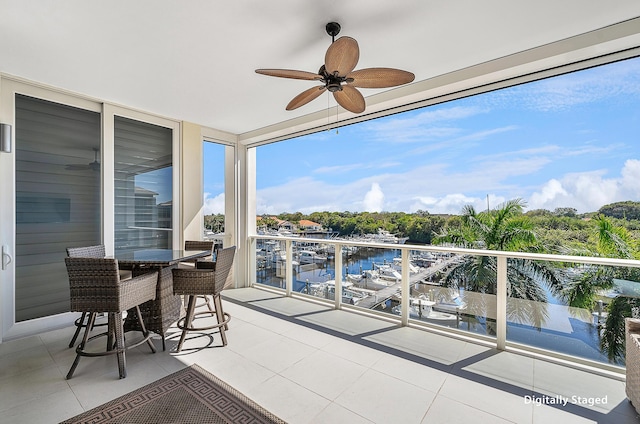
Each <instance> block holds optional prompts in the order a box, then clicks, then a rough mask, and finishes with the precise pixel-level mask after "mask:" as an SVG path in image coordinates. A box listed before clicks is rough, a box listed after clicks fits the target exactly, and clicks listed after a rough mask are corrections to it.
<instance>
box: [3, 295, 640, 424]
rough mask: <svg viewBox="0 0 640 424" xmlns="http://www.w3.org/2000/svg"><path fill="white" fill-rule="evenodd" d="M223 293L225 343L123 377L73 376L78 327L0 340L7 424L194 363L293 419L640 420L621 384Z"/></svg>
mask: <svg viewBox="0 0 640 424" xmlns="http://www.w3.org/2000/svg"><path fill="white" fill-rule="evenodd" d="M225 295H226V299H225V301H224V302H225V303H224V305H225V311H227V312H229V313H231V315H232V321H231V323H230V329H229V332H228V333H227V334H228V340H229V345H228V346H227V347H224V348H223V347H216V346H218V344H219V342H220V339H219V337H218V335H215V334H214V335H213V339H211V338H210V337H208V336H200V337H198V336H197V335H196V336H194V337H193V338H190V339H188V340H187V342H186V344H185V349H184V350H183V352H181V353H175V352H171V351H170V348H171V347H173V346H175V344H176V342H177V333H175V334H174V335H172V336H170V338H169V339H168V340H167V347H168V349H167V351H166V352H163V351H162V350H161V349H159V351H158V352H157V353H156V354H151V353H150V352H149V350H148V347H147V348H145V346H141V347H138V348H136V349H134V350H132V351H129V352H128V353H127V371H128V376H127V378H126V379H122V380H119V379H118V370H117V366H116V362H115V358H113V357H104V358H83V359H82V360H81V361H80V365H79V366H78V369H77V370H76V374H75V375H74V377H73V378H72V379H71V380H65V378H64V376H65V375H66V373H67V371H68V369H69V366H70V365H71V363H72V361H73V357H74V352H73V349H69V348H68V347H67V344H68V342H69V340H70V338H71V335H72V333H73V328H72V327H69V328H64V329H61V330H57V331H54V332H49V333H46V334H41V335H39V336H33V337H28V338H25V339H21V340H15V341H11V342H6V343H2V344H0V423H32V424H35V423H56V422H59V421H61V420H63V419H66V418H69V417H72V416H74V415H76V414H79V413H81V412H82V411H84V410H87V409H90V408H93V407H95V406H98V405H100V404H102V403H104V402H106V401H108V400H110V399H113V398H115V397H118V396H120V395H123V394H125V393H127V392H129V391H131V390H134V389H136V388H138V387H140V386H143V385H145V384H148V383H150V382H152V381H154V380H156V379H158V378H161V377H163V376H165V375H167V374H170V373H172V372H174V371H177V370H179V369H181V368H184V367H185V366H188V365H190V364H193V363H198V364H199V365H200V366H202V367H204V368H206V369H207V370H209V371H210V372H212V373H214V374H216V375H217V376H219V377H220V378H222V379H223V380H225V381H227V382H228V383H229V384H231V385H232V386H234V387H236V388H237V389H239V390H241V391H242V392H244V393H245V394H246V395H247V396H249V397H251V398H253V399H254V400H255V401H257V402H258V403H260V404H261V405H262V406H264V407H266V408H267V409H269V410H271V411H272V412H274V413H275V414H277V415H279V416H280V417H281V418H283V419H284V420H286V421H287V422H289V423H331V424H335V423H349V424H356V423H394V424H395V423H403V424H411V423H430V424H431V423H447V424H449V423H474V424H480V423H508V422H512V423H545V424H546V423H557V422H562V423H563V424H570V423H596V422H597V423H616V424H619V423H638V422H640V418H638V416H637V415H636V413H635V411H634V409H633V408H632V406H631V405H630V404H629V402H628V401H627V400H626V397H625V394H624V383H623V382H621V381H618V380H615V379H611V378H607V377H602V376H599V375H595V374H592V373H589V372H586V371H581V370H576V369H573V368H568V367H564V366H561V365H557V364H553V363H550V362H546V361H543V360H540V359H534V358H531V357H526V356H521V355H517V354H514V353H509V352H498V351H496V350H495V349H491V348H487V347H484V346H481V345H478V344H474V343H470V342H465V341H460V340H456V339H453V338H449V337H444V336H441V335H438V334H434V333H430V332H426V331H423V330H419V329H413V328H407V327H399V326H397V325H396V324H392V323H388V322H385V321H382V320H379V319H375V318H370V317H366V316H361V315H356V314H353V313H350V312H347V311H336V310H333V309H330V308H328V307H326V306H323V305H317V304H313V303H309V302H304V301H301V300H297V299H292V298H286V297H282V296H280V295H278V294H274V293H270V292H266V291H263V290H258V289H237V290H227V291H226V292H225ZM211 340H213V343H212V344H211ZM156 346H160V341H159V340H156ZM531 396H533V397H535V398H536V399H543V400H544V399H546V400H547V402H546V404H543V403H544V402H540V404H538V405H536V403H535V402H530V401H529V399H531ZM557 396H563V397H567V398H569V402H568V403H567V404H566V405H564V406H563V405H553V404H550V402H549V400H556V399H559V398H557ZM573 396H579V397H580V398H592V399H593V398H600V399H604V401H605V403H604V404H593V405H589V404H577V403H575V402H572V397H573Z"/></svg>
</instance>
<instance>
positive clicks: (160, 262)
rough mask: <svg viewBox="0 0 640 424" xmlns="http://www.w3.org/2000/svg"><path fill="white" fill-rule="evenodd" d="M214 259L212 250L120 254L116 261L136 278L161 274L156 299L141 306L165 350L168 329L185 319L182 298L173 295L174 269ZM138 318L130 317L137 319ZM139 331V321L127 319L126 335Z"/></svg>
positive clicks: (150, 326)
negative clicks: (195, 260) (183, 263)
mask: <svg viewBox="0 0 640 424" xmlns="http://www.w3.org/2000/svg"><path fill="white" fill-rule="evenodd" d="M209 255H211V251H208V250H171V249H141V250H133V251H122V252H117V253H116V254H115V255H114V257H115V258H116V259H117V260H118V265H119V267H120V268H121V269H128V270H131V271H132V273H133V276H134V277H135V276H138V275H141V274H146V273H148V272H155V271H158V284H157V286H156V299H155V300H150V301H148V302H145V303H143V304H142V305H140V312H141V313H142V319H143V320H144V323H145V325H146V327H147V329H148V330H149V331H153V332H154V333H157V334H159V335H160V336H161V337H162V349H163V350H165V341H164V337H165V335H166V333H167V330H168V328H169V327H170V326H171V325H172V324H173V323H174V322H176V321H178V320H179V319H180V318H182V317H183V316H184V315H185V311H184V308H183V306H182V299H181V298H180V296H176V295H174V294H173V274H172V271H171V270H172V268H174V267H176V266H177V265H178V263H180V262H183V261H187V260H193V259H197V258H204V257H206V256H209ZM133 316H135V315H134V314H128V317H133ZM130 330H139V328H138V325H137V321H136V320H134V319H129V318H127V319H126V320H125V331H130Z"/></svg>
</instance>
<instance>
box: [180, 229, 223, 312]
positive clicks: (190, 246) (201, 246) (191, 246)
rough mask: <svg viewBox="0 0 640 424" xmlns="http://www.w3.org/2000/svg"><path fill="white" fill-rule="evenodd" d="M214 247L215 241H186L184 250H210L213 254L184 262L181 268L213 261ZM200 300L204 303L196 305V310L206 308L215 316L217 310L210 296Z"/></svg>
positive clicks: (202, 297)
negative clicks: (200, 262) (199, 262)
mask: <svg viewBox="0 0 640 424" xmlns="http://www.w3.org/2000/svg"><path fill="white" fill-rule="evenodd" d="M213 246H214V242H213V241H202V240H186V241H185V242H184V250H208V251H210V252H211V256H205V257H204V258H198V259H192V260H188V261H184V262H181V263H180V266H181V267H183V266H182V265H186V266H188V267H189V266H190V267H195V265H196V262H198V261H211V260H213ZM198 298H200V299H202V300H203V301H204V302H202V303H196V308H200V307H202V306H206V307H207V309H209V313H210V314H211V315H214V314H215V313H216V308H215V307H214V306H213V304H212V303H211V299H210V298H209V296H207V295H205V296H198Z"/></svg>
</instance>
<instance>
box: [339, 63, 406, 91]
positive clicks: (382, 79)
mask: <svg viewBox="0 0 640 424" xmlns="http://www.w3.org/2000/svg"><path fill="white" fill-rule="evenodd" d="M347 78H353V81H352V82H347V84H349V85H350V86H352V87H361V88H386V87H395V86H397V85H402V84H408V83H410V82H411V81H413V80H414V78H415V75H413V74H412V73H411V72H407V71H402V70H400V69H393V68H366V69H359V70H357V71H353V72H351V73H350V74H348V75H347Z"/></svg>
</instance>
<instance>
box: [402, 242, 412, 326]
mask: <svg viewBox="0 0 640 424" xmlns="http://www.w3.org/2000/svg"><path fill="white" fill-rule="evenodd" d="M401 259H402V284H401V285H400V287H402V308H401V309H400V311H401V312H400V320H401V323H402V325H403V326H407V325H409V307H410V306H411V305H410V304H409V299H410V297H409V291H410V289H411V288H410V281H409V249H402V258H401Z"/></svg>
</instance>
